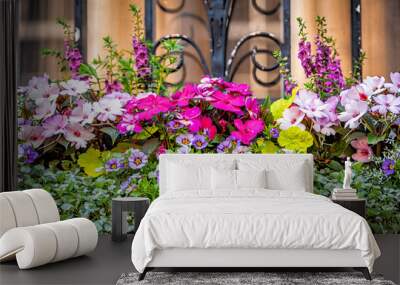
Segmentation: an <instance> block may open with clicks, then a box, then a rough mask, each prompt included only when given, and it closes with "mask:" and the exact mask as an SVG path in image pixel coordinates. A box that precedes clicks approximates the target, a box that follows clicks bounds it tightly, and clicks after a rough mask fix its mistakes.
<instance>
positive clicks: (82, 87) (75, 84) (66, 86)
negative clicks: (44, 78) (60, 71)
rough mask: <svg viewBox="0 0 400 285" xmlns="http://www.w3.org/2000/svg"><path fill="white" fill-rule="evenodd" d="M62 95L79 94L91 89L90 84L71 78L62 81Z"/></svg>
mask: <svg viewBox="0 0 400 285" xmlns="http://www.w3.org/2000/svg"><path fill="white" fill-rule="evenodd" d="M61 87H62V88H63V90H62V91H61V95H68V96H78V95H81V94H84V93H86V92H87V91H88V90H89V84H88V83H87V82H86V81H82V80H76V79H70V80H68V81H67V82H61Z"/></svg>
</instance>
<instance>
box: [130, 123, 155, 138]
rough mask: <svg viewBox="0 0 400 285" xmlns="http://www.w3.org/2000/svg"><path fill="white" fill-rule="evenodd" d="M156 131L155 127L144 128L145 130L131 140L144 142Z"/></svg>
mask: <svg viewBox="0 0 400 285" xmlns="http://www.w3.org/2000/svg"><path fill="white" fill-rule="evenodd" d="M157 131H158V127H157V126H151V127H148V128H146V129H145V130H143V131H141V132H140V133H138V134H135V135H134V136H133V137H132V138H133V139H134V140H145V139H148V138H149V137H151V136H152V135H153V134H155V133H156V132H157Z"/></svg>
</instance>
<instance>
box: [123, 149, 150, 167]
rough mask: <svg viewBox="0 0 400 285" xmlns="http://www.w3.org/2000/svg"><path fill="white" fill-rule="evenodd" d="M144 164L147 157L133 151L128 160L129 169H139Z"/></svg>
mask: <svg viewBox="0 0 400 285" xmlns="http://www.w3.org/2000/svg"><path fill="white" fill-rule="evenodd" d="M146 163H147V155H145V154H144V153H143V152H141V151H139V150H137V149H135V150H133V151H132V153H131V155H130V156H129V158H128V164H129V167H131V168H133V169H141V168H142V167H143V166H145V165H146Z"/></svg>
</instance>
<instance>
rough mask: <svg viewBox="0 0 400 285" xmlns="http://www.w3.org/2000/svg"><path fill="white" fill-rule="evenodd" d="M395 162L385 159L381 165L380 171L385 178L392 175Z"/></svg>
mask: <svg viewBox="0 0 400 285" xmlns="http://www.w3.org/2000/svg"><path fill="white" fill-rule="evenodd" d="M395 164H396V163H395V161H394V160H393V159H388V158H386V159H385V160H384V161H383V163H382V171H383V173H384V174H385V175H386V176H390V175H392V174H394V171H395V170H394V167H395Z"/></svg>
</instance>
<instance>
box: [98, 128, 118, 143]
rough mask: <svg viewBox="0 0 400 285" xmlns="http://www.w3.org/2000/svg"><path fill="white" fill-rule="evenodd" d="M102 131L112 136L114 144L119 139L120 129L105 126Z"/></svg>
mask: <svg viewBox="0 0 400 285" xmlns="http://www.w3.org/2000/svg"><path fill="white" fill-rule="evenodd" d="M100 131H101V132H103V133H105V134H107V135H108V136H109V137H110V138H111V141H112V144H114V143H115V141H116V140H117V138H118V136H119V133H118V131H117V130H116V129H115V128H112V127H104V128H101V129H100Z"/></svg>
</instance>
